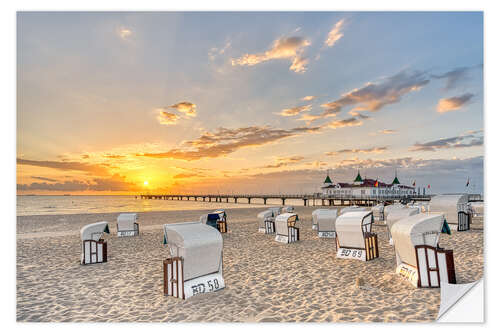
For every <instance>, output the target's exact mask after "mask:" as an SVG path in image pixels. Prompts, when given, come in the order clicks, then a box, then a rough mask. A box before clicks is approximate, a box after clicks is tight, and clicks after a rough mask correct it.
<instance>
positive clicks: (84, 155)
mask: <svg viewBox="0 0 500 333" xmlns="http://www.w3.org/2000/svg"><path fill="white" fill-rule="evenodd" d="M82 158H85V159H87V158H90V155H89V154H83V155H82Z"/></svg>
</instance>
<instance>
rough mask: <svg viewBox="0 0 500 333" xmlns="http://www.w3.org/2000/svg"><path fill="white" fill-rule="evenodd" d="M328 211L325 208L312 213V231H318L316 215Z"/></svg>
mask: <svg viewBox="0 0 500 333" xmlns="http://www.w3.org/2000/svg"><path fill="white" fill-rule="evenodd" d="M328 210H329V209H327V208H319V209H315V210H313V211H312V230H318V214H319V213H320V212H321V211H328ZM335 211H336V210H335Z"/></svg>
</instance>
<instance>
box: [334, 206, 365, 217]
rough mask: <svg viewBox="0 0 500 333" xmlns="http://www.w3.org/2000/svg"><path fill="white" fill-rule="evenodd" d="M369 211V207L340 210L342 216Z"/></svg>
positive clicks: (352, 207) (350, 207)
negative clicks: (348, 213)
mask: <svg viewBox="0 0 500 333" xmlns="http://www.w3.org/2000/svg"><path fill="white" fill-rule="evenodd" d="M367 210H368V208H367V207H360V206H349V207H344V208H342V209H341V210H340V215H342V214H344V213H347V212H366V211H367Z"/></svg>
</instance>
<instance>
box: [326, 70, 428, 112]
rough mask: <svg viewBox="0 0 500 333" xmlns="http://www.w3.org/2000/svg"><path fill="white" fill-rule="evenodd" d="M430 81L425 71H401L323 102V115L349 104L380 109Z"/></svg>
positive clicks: (369, 108) (361, 107) (362, 107)
mask: <svg viewBox="0 0 500 333" xmlns="http://www.w3.org/2000/svg"><path fill="white" fill-rule="evenodd" d="M428 83H429V79H428V78H427V76H426V74H425V73H424V72H420V71H413V72H409V71H406V70H405V71H401V72H399V73H397V74H396V75H393V76H390V77H387V78H385V79H383V80H380V81H378V82H368V83H366V84H365V85H364V86H363V87H362V88H358V89H354V90H352V91H350V92H348V93H346V94H344V95H342V97H341V98H339V99H337V100H334V101H332V102H329V103H325V104H322V105H321V106H322V107H323V108H324V109H325V111H324V112H323V114H322V115H321V116H322V117H328V116H331V115H335V114H337V113H339V112H340V111H341V110H342V108H344V107H347V106H352V107H353V109H352V111H372V112H375V111H379V110H380V109H382V108H383V107H384V106H386V105H390V104H394V103H398V102H399V101H400V100H401V98H402V97H403V96H404V95H406V94H408V93H410V92H412V91H417V90H420V89H421V88H422V87H423V86H425V85H426V84H428Z"/></svg>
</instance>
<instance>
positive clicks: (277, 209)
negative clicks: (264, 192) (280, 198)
mask: <svg viewBox="0 0 500 333" xmlns="http://www.w3.org/2000/svg"><path fill="white" fill-rule="evenodd" d="M269 210H270V211H271V212H272V213H273V217H276V216H278V215H280V214H281V207H269Z"/></svg>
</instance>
